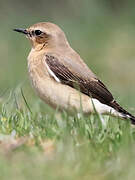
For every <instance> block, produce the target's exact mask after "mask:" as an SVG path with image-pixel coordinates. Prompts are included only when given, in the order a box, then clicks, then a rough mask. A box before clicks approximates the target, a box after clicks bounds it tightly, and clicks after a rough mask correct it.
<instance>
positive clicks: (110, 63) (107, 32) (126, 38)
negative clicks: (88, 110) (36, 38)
mask: <svg viewBox="0 0 135 180" xmlns="http://www.w3.org/2000/svg"><path fill="white" fill-rule="evenodd" d="M17 2H18V3H17ZM69 2H70V3H71V4H70V3H69ZM78 2H80V3H79V4H78V5H80V8H78V7H79V6H76V3H75V2H72V1H69V0H68V1H67V6H65V4H63V6H64V8H62V6H61V2H60V4H58V2H55V3H54V4H53V3H52V2H50V3H49V1H48V2H44V3H45V4H44V3H43V4H42V3H39V2H38V8H39V9H40V12H39V11H38V10H37V4H35V3H34V4H33V6H31V4H30V6H29V5H28V2H27V3H26V4H23V3H24V2H23V3H22V4H21V5H20V2H19V1H16V3H17V4H16V5H15V4H13V3H11V2H10V1H7V4H5V5H6V6H5V9H4V8H3V7H4V6H2V10H3V11H2V13H3V16H2V17H3V22H2V25H1V34H2V36H1V43H0V49H1V53H0V56H1V58H0V179H1V180H7V179H9V178H10V179H11V180H16V179H17V180H25V179H32V180H37V179H39V180H42V179H49V180H57V179H58V180H61V179H62V180H63V179H64V180H67V179H73V180H75V179H77V180H82V179H84V180H89V179H93V180H108V179H110V180H117V179H118V180H121V179H122V180H127V179H128V180H133V179H134V177H135V171H134V162H135V128H134V127H133V126H131V124H130V122H129V121H122V120H120V119H118V118H114V117H109V116H103V117H102V118H103V119H104V124H103V123H102V121H101V118H100V117H99V116H98V115H90V116H88V117H84V116H83V114H81V115H80V116H79V117H78V116H77V115H74V116H69V115H68V114H67V113H66V112H62V113H59V112H58V111H54V110H52V109H51V108H50V107H48V106H47V105H45V104H44V103H43V102H41V101H40V100H39V98H38V97H37V96H35V94H34V92H33V89H32V88H31V86H30V83H29V81H28V75H27V68H26V66H27V62H26V58H27V55H28V53H29V51H30V45H29V43H28V42H27V40H26V39H25V38H24V37H23V36H21V35H19V34H16V33H15V32H12V29H13V28H16V27H17V28H18V27H22V28H23V27H24V28H25V27H27V26H29V25H31V24H33V23H35V22H38V21H52V22H55V23H56V24H58V25H60V26H61V27H62V28H63V30H64V31H65V33H66V35H67V37H68V40H69V42H70V44H71V45H72V47H73V48H74V49H75V50H77V52H79V54H80V55H81V57H82V58H83V59H84V60H85V62H86V63H87V64H88V66H89V67H91V69H92V70H93V71H94V72H95V73H96V74H97V76H99V77H100V79H101V80H102V81H103V82H104V83H105V84H106V85H107V87H108V88H109V89H110V90H111V92H113V95H114V97H115V98H116V100H117V101H118V102H120V104H121V105H122V106H123V107H125V108H126V109H127V110H129V111H130V112H131V113H133V114H135V113H134V112H135V108H134V104H135V103H134V102H135V94H134V90H135V83H134V82H135V80H134V67H135V61H134V57H135V51H134V47H135V36H134V30H135V25H134V8H133V9H131V11H130V10H129V9H127V8H129V7H125V10H124V9H123V11H121V13H116V14H115V13H114V14H113V13H112V12H110V10H109V8H108V7H107V6H106V8H105V9H104V8H103V4H99V2H98V1H89V0H87V1H86V2H87V3H84V2H82V1H81V0H80V1H78ZM95 2H96V4H95ZM8 3H9V4H8ZM46 3H49V6H48V7H49V8H46V7H47V5H48V4H46ZM64 3H65V2H64ZM52 4H53V5H52ZM56 4H57V6H56ZM94 4H95V5H94ZM22 5H24V6H22ZM43 5H44V6H43ZM22 7H25V8H23V11H22ZM132 7H134V6H132ZM33 8H34V9H33ZM35 9H36V14H35ZM41 9H43V11H41ZM8 11H9V13H10V16H7V14H6V13H5V12H8ZM71 12H72V13H73V14H72V13H71ZM7 17H8V18H7Z"/></svg>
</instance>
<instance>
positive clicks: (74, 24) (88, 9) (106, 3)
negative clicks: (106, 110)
mask: <svg viewBox="0 0 135 180" xmlns="http://www.w3.org/2000/svg"><path fill="white" fill-rule="evenodd" d="M0 19H1V26H0V37H1V40H0V96H1V99H2V98H3V95H4V94H5V93H9V91H10V90H14V89H17V88H18V87H19V88H20V87H22V88H23V90H24V93H25V95H26V97H27V100H28V102H29V103H30V104H32V102H33V99H34V101H35V99H36V100H37V101H40V100H39V99H38V97H36V96H35V94H34V92H33V90H32V88H31V86H30V83H29V80H28V73H27V61H26V59H27V56H28V53H29V51H30V44H29V42H28V41H27V39H26V38H25V37H24V36H22V35H20V34H18V33H15V32H13V31H12V29H13V28H18V27H19V28H26V27H29V26H30V25H32V24H34V23H37V22H41V21H50V22H53V23H56V24H57V25H59V26H60V27H61V28H62V29H63V30H64V32H65V33H66V35H67V38H68V40H69V42H70V44H71V46H72V47H73V48H74V49H75V50H76V51H77V52H79V54H80V55H81V57H82V58H83V59H84V60H85V62H86V63H87V64H88V65H89V67H91V69H92V70H93V71H94V72H95V73H96V75H97V76H99V77H100V79H101V80H102V81H103V82H104V83H105V84H106V85H107V87H108V88H109V89H110V90H111V92H112V93H113V95H114V96H115V98H116V99H117V100H118V101H119V102H120V103H121V104H123V105H124V107H126V108H127V109H128V110H130V111H131V112H133V113H134V110H135V109H134V108H135V93H134V92H135V78H134V77H135V71H134V68H135V1H133V0H128V1H127V0H84V1H82V0H78V1H75V0H38V1H32V0H29V1H28V0H23V1H19V0H12V1H11V0H1V1H0ZM134 114H135V113H134Z"/></svg>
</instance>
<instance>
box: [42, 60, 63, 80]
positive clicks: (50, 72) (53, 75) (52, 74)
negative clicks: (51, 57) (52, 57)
mask: <svg viewBox="0 0 135 180" xmlns="http://www.w3.org/2000/svg"><path fill="white" fill-rule="evenodd" d="M45 65H46V67H47V70H48V73H49V74H50V76H52V77H53V78H54V79H55V81H57V82H60V80H59V78H57V76H56V75H55V74H54V72H53V71H52V70H51V69H50V68H49V66H48V65H47V63H45Z"/></svg>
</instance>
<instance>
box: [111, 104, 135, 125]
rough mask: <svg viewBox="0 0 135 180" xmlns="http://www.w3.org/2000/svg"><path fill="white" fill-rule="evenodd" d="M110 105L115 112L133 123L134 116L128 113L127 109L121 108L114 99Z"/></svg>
mask: <svg viewBox="0 0 135 180" xmlns="http://www.w3.org/2000/svg"><path fill="white" fill-rule="evenodd" d="M110 106H111V107H112V108H114V109H115V110H116V111H117V112H119V113H120V114H121V117H122V118H124V119H130V120H131V123H132V124H135V116H133V115H132V114H130V113H129V112H128V111H126V110H125V109H123V108H122V107H121V106H120V105H119V104H118V103H117V102H116V101H112V102H111V103H110Z"/></svg>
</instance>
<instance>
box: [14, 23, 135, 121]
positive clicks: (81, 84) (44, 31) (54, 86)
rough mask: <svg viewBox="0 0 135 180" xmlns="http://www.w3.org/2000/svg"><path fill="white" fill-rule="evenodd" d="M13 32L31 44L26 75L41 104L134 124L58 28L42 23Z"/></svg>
mask: <svg viewBox="0 0 135 180" xmlns="http://www.w3.org/2000/svg"><path fill="white" fill-rule="evenodd" d="M14 30H15V31H17V32H20V33H23V34H25V35H26V37H27V38H28V39H29V40H30V42H31V44H32V49H31V51H30V54H29V56H28V71H29V76H30V79H31V81H32V84H33V87H34V88H35V90H36V92H37V94H38V95H39V96H40V98H41V99H42V100H43V101H45V102H46V103H47V104H49V105H50V106H52V107H53V108H57V107H58V108H59V109H60V110H66V111H68V112H70V113H72V112H75V111H76V112H80V111H82V112H83V113H84V114H90V113H93V112H94V111H95V109H96V111H97V112H98V113H101V114H112V115H114V116H118V117H122V118H124V119H130V120H131V122H132V123H133V124H135V117H134V116H133V115H131V114H130V113H129V112H127V111H126V110H124V109H123V108H122V107H121V106H120V105H119V104H118V103H117V102H116V101H115V100H114V98H113V96H112V94H111V93H110V92H109V90H108V89H107V88H106V86H105V85H104V84H103V83H102V82H101V81H100V80H99V79H98V78H97V77H96V75H95V74H94V73H93V72H92V71H91V70H90V69H89V68H88V66H87V65H86V64H85V63H84V61H83V60H82V59H81V57H80V56H79V54H77V53H76V52H75V51H74V50H73V49H72V48H71V47H70V45H69V43H68V41H67V39H66V36H65V34H64V32H63V31H62V30H61V29H60V28H59V27H58V26H57V25H55V24H53V23H50V22H41V23H37V24H34V25H32V26H31V27H30V28H27V29H14ZM93 105H94V107H93Z"/></svg>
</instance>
